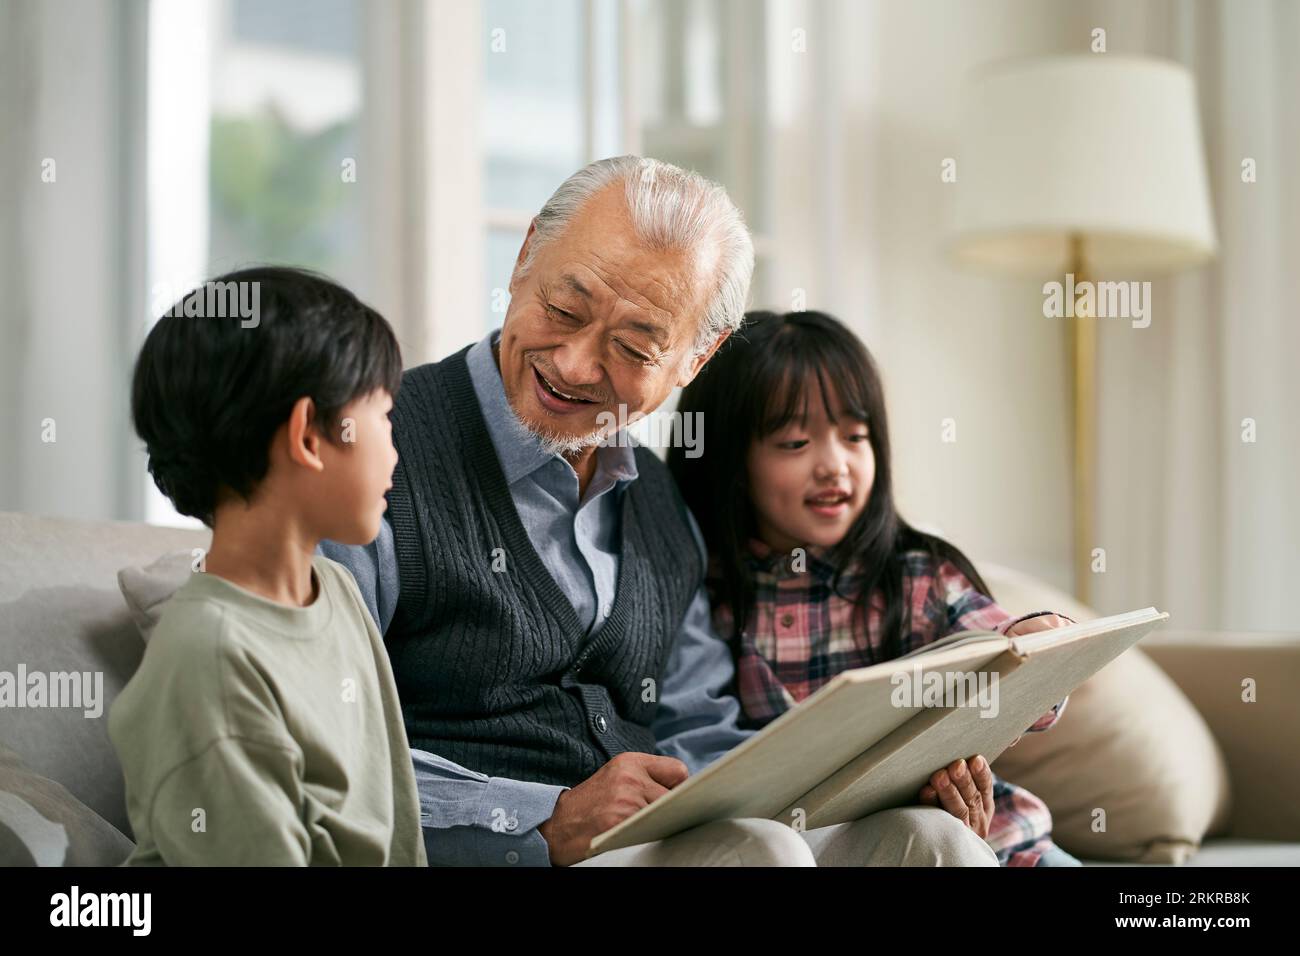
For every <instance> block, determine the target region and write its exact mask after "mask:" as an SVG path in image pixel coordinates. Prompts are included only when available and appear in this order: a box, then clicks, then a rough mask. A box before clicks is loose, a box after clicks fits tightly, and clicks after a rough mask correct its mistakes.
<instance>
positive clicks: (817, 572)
mask: <svg viewBox="0 0 1300 956" xmlns="http://www.w3.org/2000/svg"><path fill="white" fill-rule="evenodd" d="M803 551H804V556H805V557H806V558H807V566H806V568H805V570H806V571H810V572H812V574H813V575H814V576H815V577H817V578H819V579H822V580H830V579H831V578H833V577H834V576H835V565H834V564H832V563H831V560H830V558H831V549H830V548H823V547H819V546H817V545H808V546H807V547H805V548H804V549H803ZM745 554H746V558H747V559H748V560H749V562H750V564H751V566H752V567H754V568H755V569H757V570H759V571H764V572H766V573H768V574H773V575H775V576H776V577H778V578H780V579H785V578H797V577H800V576H801V575H802V574H803V573H804V572H803V571H799V570H795V568H794V561H793V555H792V554H791V553H790V552H788V551H777V550H775V549H773V548H772V547H771V546H769V545H768V544H767V542H765V541H763V540H761V539H759V538H750V539H749V541H748V542H747V543H746V548H745Z"/></svg>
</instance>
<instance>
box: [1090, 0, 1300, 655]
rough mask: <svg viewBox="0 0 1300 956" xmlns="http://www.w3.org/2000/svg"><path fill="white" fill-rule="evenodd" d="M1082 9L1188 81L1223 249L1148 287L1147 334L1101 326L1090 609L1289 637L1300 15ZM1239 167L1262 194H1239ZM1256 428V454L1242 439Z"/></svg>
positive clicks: (1298, 534) (1190, 8)
mask: <svg viewBox="0 0 1300 956" xmlns="http://www.w3.org/2000/svg"><path fill="white" fill-rule="evenodd" d="M1092 13H1093V19H1094V21H1095V22H1096V24H1097V25H1102V26H1106V27H1108V28H1109V34H1110V36H1111V37H1115V36H1117V35H1118V36H1120V37H1125V36H1128V37H1132V38H1137V39H1139V40H1140V42H1141V45H1142V46H1143V47H1144V48H1145V51H1146V52H1149V53H1150V54H1152V55H1158V56H1165V57H1168V58H1170V59H1174V60H1178V61H1180V62H1182V63H1184V64H1185V65H1186V66H1187V67H1188V68H1189V69H1191V70H1192V71H1193V74H1194V76H1195V78H1196V82H1197V87H1198V92H1199V96H1200V104H1201V114H1202V118H1203V123H1204V134H1205V138H1206V158H1207V161H1208V164H1209V170H1210V181H1211V189H1212V198H1213V203H1214V209H1215V216H1216V220H1217V225H1218V230H1219V241H1220V250H1219V254H1218V257H1217V259H1216V260H1215V261H1214V262H1213V263H1212V264H1211V265H1210V266H1209V267H1207V268H1204V269H1202V270H1200V271H1198V272H1197V273H1195V274H1190V275H1186V276H1181V277H1178V278H1174V279H1171V280H1167V281H1165V282H1161V283H1157V284H1156V285H1155V286H1154V288H1153V298H1154V307H1153V320H1152V323H1151V326H1150V328H1148V329H1145V330H1140V331H1138V330H1132V329H1128V328H1120V327H1112V328H1109V329H1105V330H1103V334H1102V341H1101V352H1100V375H1101V380H1100V383H1099V384H1100V393H1101V409H1100V434H1099V439H1100V448H1099V454H1100V476H1099V477H1100V489H1099V490H1100V501H1099V503H1098V504H1099V507H1098V528H1097V540H1098V543H1099V546H1102V547H1105V548H1106V551H1107V569H1106V573H1105V574H1101V575H1098V576H1097V586H1096V588H1095V594H1096V600H1095V603H1096V604H1097V605H1098V606H1099V607H1102V608H1104V609H1107V610H1120V609H1123V608H1129V607H1136V606H1141V605H1145V604H1156V605H1158V606H1159V607H1161V608H1162V609H1164V610H1168V611H1169V612H1170V614H1171V625H1172V626H1177V627H1178V628H1180V629H1183V628H1199V629H1215V630H1217V629H1233V630H1289V631H1294V630H1295V619H1294V618H1293V617H1292V615H1291V609H1290V598H1291V597H1292V594H1291V592H1290V588H1291V587H1292V586H1294V584H1293V582H1294V578H1293V576H1294V575H1295V574H1296V573H1297V572H1300V495H1297V493H1296V491H1297V476H1300V369H1298V368H1297V355H1300V325H1298V324H1297V312H1296V308H1295V304H1296V302H1297V300H1298V299H1300V184H1298V183H1297V182H1296V175H1297V170H1300V124H1297V122H1296V120H1295V103H1296V98H1297V95H1298V94H1300V5H1296V4H1294V3H1289V2H1285V0H1277V2H1272V0H1244V2H1232V3H1224V2H1210V0H1202V2H1195V3H1151V4H1120V3H1109V4H1099V5H1097V6H1096V7H1095V8H1094V10H1093V11H1092ZM1134 52H1137V51H1134ZM1081 132H1082V131H1081ZM1247 160H1253V161H1254V164H1255V168H1256V170H1257V181H1256V182H1253V183H1250V182H1243V181H1242V164H1243V161H1247ZM1103 324H1104V323H1103ZM1245 420H1250V421H1246V422H1245V424H1244V425H1243V421H1245ZM1252 422H1253V427H1254V436H1253V437H1254V441H1253V442H1252V441H1244V440H1243V436H1244V437H1246V438H1250V437H1251V436H1250V428H1251V424H1252Z"/></svg>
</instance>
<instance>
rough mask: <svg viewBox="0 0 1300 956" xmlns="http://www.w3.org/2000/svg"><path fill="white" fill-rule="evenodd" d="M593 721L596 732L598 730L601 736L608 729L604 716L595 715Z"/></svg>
mask: <svg viewBox="0 0 1300 956" xmlns="http://www.w3.org/2000/svg"><path fill="white" fill-rule="evenodd" d="M593 720H594V721H595V724H596V730H598V731H599V732H600V733H602V734H603V733H604V732H605V731H606V730H608V729H609V722H608V721H607V720H605V715H604V714H597V715H596V716H595V717H594V718H593Z"/></svg>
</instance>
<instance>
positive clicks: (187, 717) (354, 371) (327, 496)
mask: <svg viewBox="0 0 1300 956" xmlns="http://www.w3.org/2000/svg"><path fill="white" fill-rule="evenodd" d="M250 305H251V307H250ZM401 373H402V361H401V354H400V352H399V349H398V346H397V342H396V340H395V339H394V337H393V333H392V330H391V329H390V328H389V327H388V324H387V323H386V322H385V321H384V319H383V318H382V317H381V316H380V315H379V314H378V313H376V312H375V311H373V310H372V309H370V308H368V307H367V306H365V305H363V304H362V303H360V302H359V301H357V299H356V298H355V297H354V296H353V295H352V294H351V293H350V292H348V291H347V290H345V289H343V288H341V287H339V286H337V285H335V284H334V283H332V282H330V281H328V280H327V279H324V278H322V277H320V276H316V275H313V274H311V273H308V272H303V271H299V270H295V269H282V268H254V269H246V270H243V271H239V272H234V273H231V274H228V275H225V276H222V277H220V278H219V279H217V280H214V281H213V282H209V283H205V284H204V286H201V287H199V288H198V289H195V290H193V291H192V292H190V293H189V294H188V295H187V296H186V297H185V298H184V299H182V300H181V302H180V303H178V304H177V305H176V306H175V307H173V308H172V309H170V310H169V311H168V313H167V314H165V315H164V316H163V317H162V318H161V319H160V320H159V321H158V323H157V324H156V325H155V326H154V328H153V330H152V331H151V332H150V333H149V336H148V338H147V339H146V341H145V344H144V347H143V349H142V350H141V352H140V357H139V359H138V361H137V363H136V367H135V377H134V381H133V384H132V395H131V411H132V416H133V419H134V423H135V428H136V431H137V432H138V433H139V435H140V437H141V438H143V439H144V442H145V445H146V449H147V451H148V454H149V471H150V473H151V474H152V475H153V478H154V481H155V482H156V483H157V485H158V487H159V488H160V489H161V490H162V492H163V493H164V494H166V495H167V496H168V497H169V498H170V499H171V500H172V503H173V504H174V505H175V506H176V509H177V510H178V511H179V512H181V513H182V514H186V515H192V516H194V517H197V518H199V519H200V520H202V521H203V522H204V523H205V524H207V525H208V526H210V527H211V528H212V546H211V549H210V550H209V551H208V553H207V555H206V557H205V562H204V565H203V570H202V571H200V572H196V573H194V574H192V575H191V576H190V578H189V580H188V581H187V582H186V583H185V584H184V585H183V586H182V587H181V588H180V589H179V590H178V591H177V592H176V593H175V595H173V597H172V598H171V600H170V601H168V602H167V605H166V606H165V608H164V610H163V614H162V617H161V619H160V620H159V622H158V625H157V627H156V628H155V629H154V633H153V636H152V638H150V640H149V644H148V647H147V649H146V651H145V655H144V660H143V662H142V663H141V665H140V669H139V670H138V671H137V672H136V674H135V676H134V677H133V678H132V679H131V681H130V682H129V683H128V684H127V686H126V687H125V688H124V689H123V691H122V693H121V695H120V696H119V697H118V699H117V700H116V701H115V702H114V704H113V706H112V708H111V710H110V713H109V735H110V737H111V738H112V741H113V745H114V747H115V748H116V749H117V752H118V756H119V758H120V759H121V762H122V767H123V770H124V773H125V777H126V796H127V810H128V812H129V814H130V818H131V825H132V827H133V829H134V830H135V838H136V842H137V846H136V849H135V852H134V853H133V854H132V855H131V857H130V859H129V860H127V863H128V864H170V865H186V864H190V865H194V864H198V865H238V864H255V865H295V864H297V865H307V864H311V865H356V864H361V865H405V866H423V865H425V864H426V855H425V850H424V843H423V839H422V835H421V831H420V806H419V798H418V795H417V792H416V786H415V777H414V772H413V770H412V765H411V757H410V748H409V745H408V743H407V739H406V730H405V727H404V725H403V722H402V714H401V709H400V707H399V705H398V699H397V689H396V686H395V684H394V682H393V675H392V671H391V669H390V667H389V662H388V656H387V654H386V652H385V649H384V644H383V640H382V638H381V637H380V635H379V633H378V631H377V630H376V628H375V625H374V623H373V621H372V620H371V618H370V614H369V612H368V611H367V610H366V608H365V606H364V605H363V604H362V601H361V597H360V595H359V593H358V592H357V588H356V583H355V582H354V581H353V579H352V576H351V575H350V574H349V573H348V572H347V570H346V569H344V568H343V567H342V566H341V565H338V564H336V563H334V562H333V561H330V560H329V559H327V558H324V557H322V556H319V555H315V554H314V551H315V549H316V545H317V544H318V543H319V542H320V541H321V539H323V538H330V539H333V540H335V541H340V542H347V543H355V544H366V543H368V542H369V541H371V540H372V539H373V538H374V537H375V535H376V534H377V533H378V531H379V522H380V521H381V520H382V516H383V511H384V508H385V507H386V502H385V500H384V494H385V492H386V491H387V490H388V488H389V487H390V485H391V479H392V473H393V468H394V466H395V465H396V464H397V452H396V451H395V450H394V449H393V444H392V438H391V434H390V431H389V422H388V411H389V409H391V408H392V396H393V394H394V393H395V392H396V391H397V387H398V384H399V382H400V380H401Z"/></svg>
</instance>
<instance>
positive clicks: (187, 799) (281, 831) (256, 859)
mask: <svg viewBox="0 0 1300 956" xmlns="http://www.w3.org/2000/svg"><path fill="white" fill-rule="evenodd" d="M301 806H302V756H301V754H299V753H297V752H295V751H294V750H293V749H291V748H289V747H287V746H277V745H275V744H273V743H269V742H265V741H258V740H251V739H245V738H239V737H223V738H220V739H217V740H215V741H213V742H212V743H211V744H210V745H209V746H208V747H206V748H205V749H204V750H202V751H201V752H200V753H198V754H196V755H195V756H194V757H192V758H190V759H189V760H187V761H186V762H184V763H182V764H180V765H179V766H177V767H175V768H174V769H172V770H171V771H170V772H169V773H168V774H167V776H166V777H164V778H163V780H162V782H161V783H160V784H159V786H158V790H157V792H156V793H155V794H154V798H153V801H152V807H151V809H150V811H149V824H150V830H151V832H152V835H153V838H154V842H155V843H156V844H157V845H158V850H159V853H160V854H161V856H162V858H163V860H165V861H166V862H167V863H168V864H170V865H172V866H197V865H202V866H250V865H253V866H306V865H307V863H308V860H309V859H310V856H311V837H310V835H309V834H308V832H307V828H306V827H305V826H304V825H303V821H302V819H301V816H300V813H299V808H300V807H301Z"/></svg>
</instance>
